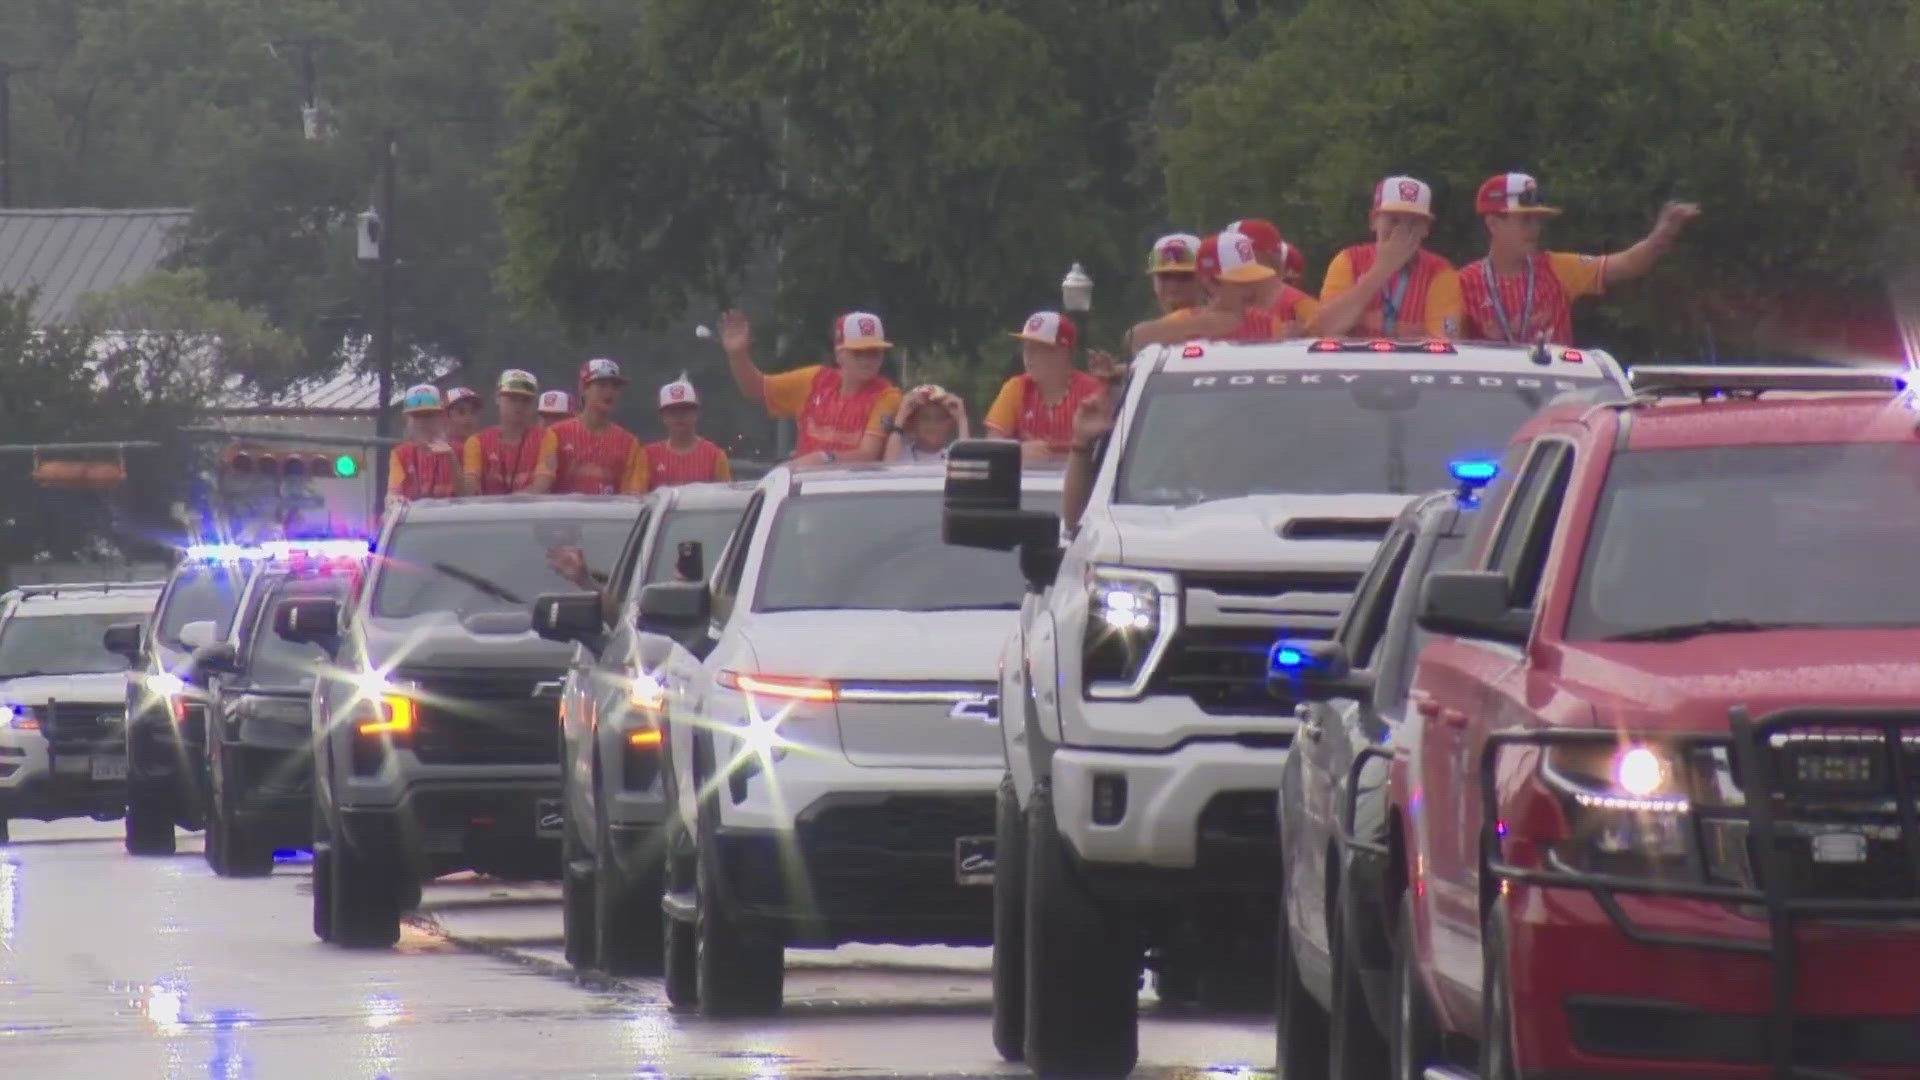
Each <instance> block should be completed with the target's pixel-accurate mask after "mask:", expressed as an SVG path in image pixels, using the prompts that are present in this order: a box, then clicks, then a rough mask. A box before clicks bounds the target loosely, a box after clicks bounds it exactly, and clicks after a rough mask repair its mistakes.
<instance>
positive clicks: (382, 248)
mask: <svg viewBox="0 0 1920 1080" xmlns="http://www.w3.org/2000/svg"><path fill="white" fill-rule="evenodd" d="M395 142H396V137H395V136H394V133H393V132H391V131H388V132H386V133H385V135H384V137H383V139H382V146H381V162H380V207H379V210H378V211H377V215H378V216H377V217H376V218H375V219H374V223H375V230H374V248H375V250H374V255H375V257H376V258H377V259H378V260H379V266H380V282H379V285H378V295H376V296H375V297H374V305H375V306H374V323H373V362H374V371H375V372H376V374H377V378H378V383H379V390H378V393H379V396H380V399H379V401H378V402H376V403H375V408H377V409H378V410H379V412H377V413H376V414H375V416H374V421H373V433H374V435H375V436H377V437H378V438H381V439H386V438H390V437H391V436H392V434H393V262H394V247H393V203H394V198H393V189H394V173H395V171H396V165H397V163H396V161H395V158H396V157H397V153H398V148H397V147H396V146H395V145H394V144H395ZM387 480H388V477H387V455H385V454H376V455H374V468H373V505H374V509H375V516H376V518H377V517H378V515H379V512H380V511H381V510H382V509H383V507H384V503H385V500H386V497H387Z"/></svg>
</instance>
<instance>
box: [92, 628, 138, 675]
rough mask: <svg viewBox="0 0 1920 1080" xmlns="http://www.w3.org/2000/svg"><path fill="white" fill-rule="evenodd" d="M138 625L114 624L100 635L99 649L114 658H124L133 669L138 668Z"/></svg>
mask: <svg viewBox="0 0 1920 1080" xmlns="http://www.w3.org/2000/svg"><path fill="white" fill-rule="evenodd" d="M140 636H141V630H140V624H139V623H137V622H126V623H114V624H113V625H112V626H109V627H107V630H106V633H103V634H101V635H100V647H101V648H103V649H105V650H107V651H108V652H110V653H112V654H113V655H115V656H124V657H126V659H127V663H128V664H129V665H131V666H133V667H139V666H140Z"/></svg>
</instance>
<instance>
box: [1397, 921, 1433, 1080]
mask: <svg viewBox="0 0 1920 1080" xmlns="http://www.w3.org/2000/svg"><path fill="white" fill-rule="evenodd" d="M1419 965H1420V959H1419V955H1418V953H1417V952H1416V951H1415V949H1414V942H1413V893H1412V891H1411V890H1409V891H1407V892H1404V893H1402V894H1401V895H1400V916H1399V918H1398V919H1397V920H1396V921H1395V924H1394V941H1393V1030H1392V1031H1390V1032H1388V1033H1387V1039H1388V1043H1389V1045H1390V1047H1391V1050H1390V1052H1389V1057H1390V1058H1391V1061H1390V1062H1389V1064H1390V1065H1391V1068H1390V1069H1389V1071H1388V1073H1387V1075H1388V1076H1389V1077H1391V1078H1392V1080H1425V1078H1426V1069H1427V1066H1428V1065H1431V1064H1433V1063H1435V1062H1436V1061H1438V1060H1439V1057H1440V1029H1439V1025H1438V1024H1436V1023H1435V1022H1434V1018H1433V1005H1432V1003H1431V1002H1429V1001H1428V1000H1427V991H1426V987H1425V986H1424V985H1423V984H1422V983H1421V981H1420V968H1419Z"/></svg>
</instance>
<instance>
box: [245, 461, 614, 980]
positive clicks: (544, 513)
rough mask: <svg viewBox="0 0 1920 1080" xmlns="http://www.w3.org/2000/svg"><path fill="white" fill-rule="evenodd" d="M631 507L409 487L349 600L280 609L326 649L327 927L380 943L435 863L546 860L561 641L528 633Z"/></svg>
mask: <svg viewBox="0 0 1920 1080" xmlns="http://www.w3.org/2000/svg"><path fill="white" fill-rule="evenodd" d="M639 512H640V500H638V499H633V498H628V497H622V496H578V495H501V496H484V497H475V498H465V499H446V500H438V499H432V500H419V501H416V502H409V503H406V504H403V505H401V506H400V507H398V508H396V509H394V510H392V511H389V513H388V514H387V516H386V519H385V521H384V522H383V524H382V526H381V531H380V535H379V537H378V538H377V540H376V542H375V544H374V552H375V557H374V558H373V559H372V560H370V562H369V565H368V569H367V571H366V573H365V575H364V576H363V577H362V579H361V582H360V585H359V587H358V589H357V590H356V591H355V592H354V593H353V594H352V595H351V596H350V597H349V599H348V600H347V601H346V602H344V603H343V602H341V601H340V600H337V599H335V598H333V597H326V596H296V597H290V598H287V599H283V600H281V601H280V602H279V604H278V605H277V606H276V607H275V608H274V615H273V620H274V622H273V626H274V632H275V633H277V634H279V635H280V636H281V637H282V638H284V639H286V640H288V641H290V642H294V643H311V644H314V645H317V646H319V647H320V648H321V649H322V650H323V651H324V653H325V655H326V656H327V657H328V658H329V661H330V662H329V663H328V664H327V665H326V667H325V669H324V671H323V674H322V677H321V678H320V679H318V680H317V681H316V682H315V684H314V689H313V697H312V710H311V718H312V721H311V722H312V725H313V727H312V732H313V738H314V750H313V753H314V818H313V828H314V836H313V930H314V934H315V935H316V936H317V937H319V938H320V939H321V940H322V941H330V942H333V943H334V944H337V945H341V946H345V947H356V948H367V947H385V946H389V945H392V944H393V943H394V942H395V941H396V940H398V938H399V935H400V916H401V914H402V912H403V911H404V910H405V908H406V907H408V906H410V905H411V904H413V903H417V901H418V897H419V891H420V885H421V883H422V882H423V881H425V880H428V879H430V878H433V877H437V876H439V875H442V874H448V873H452V872H455V871H458V870H473V871H476V872H479V873H483V874H487V875H490V876H494V877H499V878H505V879H510V880H526V879H534V878H541V879H551V878H554V877H557V876H558V871H559V861H560V859H559V856H560V850H559V848H560V843H559V841H560V825H561V813H560V734H559V724H558V722H557V716H556V709H557V706H558V704H559V699H560V687H561V683H562V680H563V679H564V678H565V677H566V665H567V659H568V655H569V652H568V650H567V649H566V648H565V647H563V646H561V645H559V644H558V643H555V642H551V641H546V640H543V639H542V638H540V637H539V636H538V635H536V634H535V633H534V632H533V624H532V617H531V614H530V612H531V605H532V603H533V599H534V597H536V596H538V595H540V594H542V593H545V592H552V591H555V590H558V589H560V588H563V587H569V586H571V587H579V585H580V584H581V583H586V584H594V583H603V582H604V581H605V578H606V568H607V567H608V566H610V565H611V564H612V562H613V560H614V558H615V557H616V556H617V555H618V554H619V552H620V548H621V545H622V544H624V543H625V541H626V539H627V536H628V535H629V533H630V532H631V531H632V528H633V524H634V522H635V520H637V518H638V516H639Z"/></svg>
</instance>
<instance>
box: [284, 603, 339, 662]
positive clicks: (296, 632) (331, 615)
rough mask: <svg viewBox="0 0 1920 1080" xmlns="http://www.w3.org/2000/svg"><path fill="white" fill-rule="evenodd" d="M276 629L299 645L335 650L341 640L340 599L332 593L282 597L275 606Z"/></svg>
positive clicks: (285, 637)
mask: <svg viewBox="0 0 1920 1080" xmlns="http://www.w3.org/2000/svg"><path fill="white" fill-rule="evenodd" d="M273 632H274V633H276V634H278V635H280V636H281V637H282V638H284V639H286V640H287V641H291V642H293V643H294V644H296V645H318V646H320V647H321V648H323V649H325V650H327V651H328V652H332V651H334V648H335V646H336V645H337V644H338V643H339V640H340V601H338V600H335V599H334V598H333V597H331V596H300V597H292V598H289V599H286V600H282V601H280V603H279V606H277V607H275V608H274V609H273Z"/></svg>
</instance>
